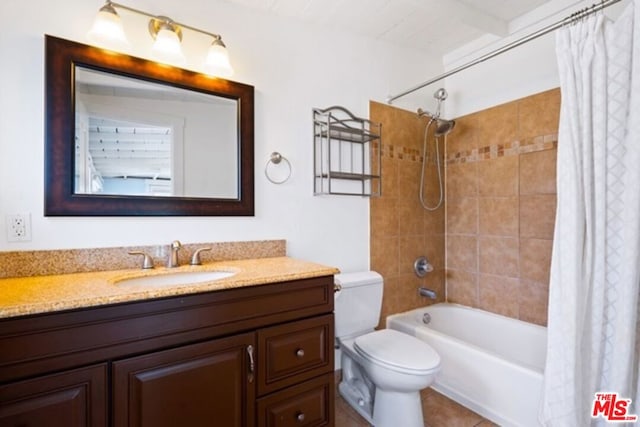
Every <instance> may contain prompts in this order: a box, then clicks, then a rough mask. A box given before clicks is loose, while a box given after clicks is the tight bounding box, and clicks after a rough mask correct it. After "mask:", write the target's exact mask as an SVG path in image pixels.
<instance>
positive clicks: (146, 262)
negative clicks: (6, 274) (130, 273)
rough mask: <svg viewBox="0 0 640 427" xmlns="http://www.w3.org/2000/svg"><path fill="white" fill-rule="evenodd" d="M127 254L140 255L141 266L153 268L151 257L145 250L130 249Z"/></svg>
mask: <svg viewBox="0 0 640 427" xmlns="http://www.w3.org/2000/svg"><path fill="white" fill-rule="evenodd" d="M128 253H129V255H142V256H143V257H144V258H143V259H142V268H143V269H145V270H146V269H149V268H153V260H152V259H151V257H150V256H149V254H147V253H146V252H142V251H131V252H128Z"/></svg>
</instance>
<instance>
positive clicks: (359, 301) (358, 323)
mask: <svg viewBox="0 0 640 427" xmlns="http://www.w3.org/2000/svg"><path fill="white" fill-rule="evenodd" d="M335 283H336V285H339V286H340V287H341V290H339V291H337V292H335V293H334V298H335V308H334V315H335V326H336V331H335V333H336V338H343V339H345V338H351V337H355V336H358V335H362V334H366V333H368V332H371V331H373V329H374V328H375V327H376V326H377V325H378V322H379V320H380V309H381V307H382V285H383V280H382V276H381V275H380V274H378V273H376V272H375V271H363V272H358V273H344V274H336V276H335Z"/></svg>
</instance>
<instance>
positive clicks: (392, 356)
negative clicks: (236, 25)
mask: <svg viewBox="0 0 640 427" xmlns="http://www.w3.org/2000/svg"><path fill="white" fill-rule="evenodd" d="M353 347H354V349H355V351H356V352H357V353H358V354H359V355H360V356H361V357H363V358H365V359H368V360H369V361H370V362H372V363H377V364H379V365H383V366H385V367H386V368H388V369H390V370H393V371H396V372H401V373H405V374H414V375H423V374H429V373H431V372H433V371H434V370H437V369H438V368H439V367H440V356H439V355H438V353H436V351H435V350H434V349H433V348H432V347H431V346H430V345H429V344H427V343H425V342H423V341H420V340H419V339H417V338H415V337H412V336H410V335H407V334H404V333H402V332H398V331H395V330H392V329H382V330H378V331H375V332H371V333H368V334H365V335H361V336H359V337H357V338H356V339H355V341H354V343H353Z"/></svg>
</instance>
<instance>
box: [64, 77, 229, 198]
mask: <svg viewBox="0 0 640 427" xmlns="http://www.w3.org/2000/svg"><path fill="white" fill-rule="evenodd" d="M75 93H76V100H75V112H76V123H75V127H76V133H75V146H76V150H75V157H76V166H75V192H76V193H80V194H105V195H108V194H117V195H144V196H187V197H215V198H230V199H236V198H237V197H238V162H237V160H236V159H237V158H238V134H237V132H238V129H237V125H236V123H237V120H236V118H237V115H238V105H237V101H235V100H229V99H226V98H222V97H216V96H212V95H209V94H204V93H199V92H194V91H188V90H184V89H180V88H176V87H172V86H166V85H158V84H155V83H152V82H147V81H144V80H138V79H133V78H128V77H124V76H118V75H114V74H107V73H103V72H100V71H96V70H91V69H88V68H83V67H79V66H77V67H76V91H75Z"/></svg>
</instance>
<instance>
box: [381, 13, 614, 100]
mask: <svg viewBox="0 0 640 427" xmlns="http://www.w3.org/2000/svg"><path fill="white" fill-rule="evenodd" d="M620 1H622V0H602V1H601V2H600V3H594V4H592V5H591V6H589V7H586V8H584V9H581V10H579V11H578V12H575V13H572V14H571V15H569V16H568V17H566V18H564V19H562V20H560V21H558V22H555V23H553V24H551V25H548V26H546V27H544V28H541V29H540V30H538V31H535V32H534V33H531V34H529V35H527V36H524V37H522V38H520V39H518V40H515V41H513V42H511V43H509V44H506V45H504V46H502V47H501V48H498V49H496V50H494V51H491V52H489V53H486V54H484V55H482V56H480V57H479V58H476V59H474V60H473V61H470V62H467V63H466V64H463V65H460V66H459V67H456V68H454V69H452V70H449V71H447V72H445V73H443V74H440V75H439V76H436V77H434V78H432V79H429V80H427V81H425V82H423V83H420V84H419V85H417V86H414V87H412V88H411V89H407V90H405V91H404V92H401V93H399V94H397V95H393V96H389V97H388V98H387V103H388V104H391V103H393V101H395V100H396V99H398V98H401V97H403V96H405V95H408V94H410V93H412V92H415V91H417V90H418V89H422V88H423V87H425V86H429V85H430V84H432V83H435V82H437V81H440V80H442V79H446V78H447V77H449V76H452V75H454V74H456V73H459V72H460V71H463V70H466V69H467V68H470V67H473V66H474V65H478V64H480V63H481V62H484V61H486V60H488V59H491V58H493V57H495V56H498V55H501V54H503V53H505V52H508V51H510V50H511V49H514V48H516V47H518V46H521V45H523V44H525V43H528V42H530V41H532V40H535V39H537V38H538V37H542V36H544V35H545V34H548V33H550V32H552V31H555V30H557V29H558V28H561V27H562V26H564V25H567V24H570V23H571V22H574V21H576V20H578V19H583V18H585V17H587V16H589V15H591V14H593V13H596V12H599V11H601V10H602V9H605V8H607V7H609V6H611V5H613V4H615V3H618V2H620Z"/></svg>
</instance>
